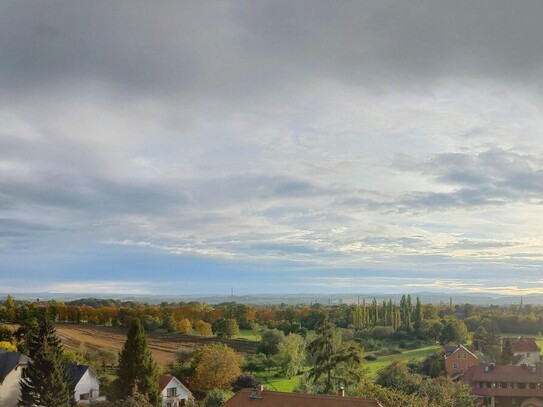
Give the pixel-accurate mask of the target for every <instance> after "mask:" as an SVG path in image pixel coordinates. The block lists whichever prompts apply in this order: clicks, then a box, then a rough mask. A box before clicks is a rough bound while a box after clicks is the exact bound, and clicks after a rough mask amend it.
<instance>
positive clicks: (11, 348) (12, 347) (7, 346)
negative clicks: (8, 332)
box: [0, 341, 17, 352]
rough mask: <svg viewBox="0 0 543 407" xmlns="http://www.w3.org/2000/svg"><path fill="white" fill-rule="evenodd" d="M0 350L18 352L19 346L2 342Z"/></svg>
mask: <svg viewBox="0 0 543 407" xmlns="http://www.w3.org/2000/svg"><path fill="white" fill-rule="evenodd" d="M0 349H5V350H9V351H10V352H17V346H15V345H14V344H12V343H11V342H8V341H1V342H0Z"/></svg>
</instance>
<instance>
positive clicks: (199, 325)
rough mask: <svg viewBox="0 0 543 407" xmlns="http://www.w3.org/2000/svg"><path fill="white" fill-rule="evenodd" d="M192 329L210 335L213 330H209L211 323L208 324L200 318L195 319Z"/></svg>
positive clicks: (199, 333) (200, 333) (203, 334)
mask: <svg viewBox="0 0 543 407" xmlns="http://www.w3.org/2000/svg"><path fill="white" fill-rule="evenodd" d="M194 329H195V330H196V332H197V333H198V335H202V336H210V335H212V334H213V331H212V330H211V324H208V323H207V322H204V321H202V320H201V319H200V320H198V321H196V323H195V324H194Z"/></svg>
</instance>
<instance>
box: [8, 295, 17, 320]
mask: <svg viewBox="0 0 543 407" xmlns="http://www.w3.org/2000/svg"><path fill="white" fill-rule="evenodd" d="M6 316H7V319H8V321H9V322H14V321H15V318H16V316H17V307H16V306H15V301H14V300H13V297H12V296H11V295H8V296H7V298H6Z"/></svg>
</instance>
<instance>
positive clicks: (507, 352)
mask: <svg viewBox="0 0 543 407" xmlns="http://www.w3.org/2000/svg"><path fill="white" fill-rule="evenodd" d="M513 356H515V354H514V353H513V347H512V346H511V341H510V340H509V338H507V339H506V340H505V342H504V343H503V348H502V355H501V363H502V364H503V365H510V364H511V363H512V362H513Z"/></svg>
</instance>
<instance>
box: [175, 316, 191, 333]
mask: <svg viewBox="0 0 543 407" xmlns="http://www.w3.org/2000/svg"><path fill="white" fill-rule="evenodd" d="M177 330H178V331H179V333H182V334H190V333H191V331H192V324H191V323H190V321H189V320H188V319H187V318H185V319H182V320H181V321H179V322H178V323H177Z"/></svg>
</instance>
